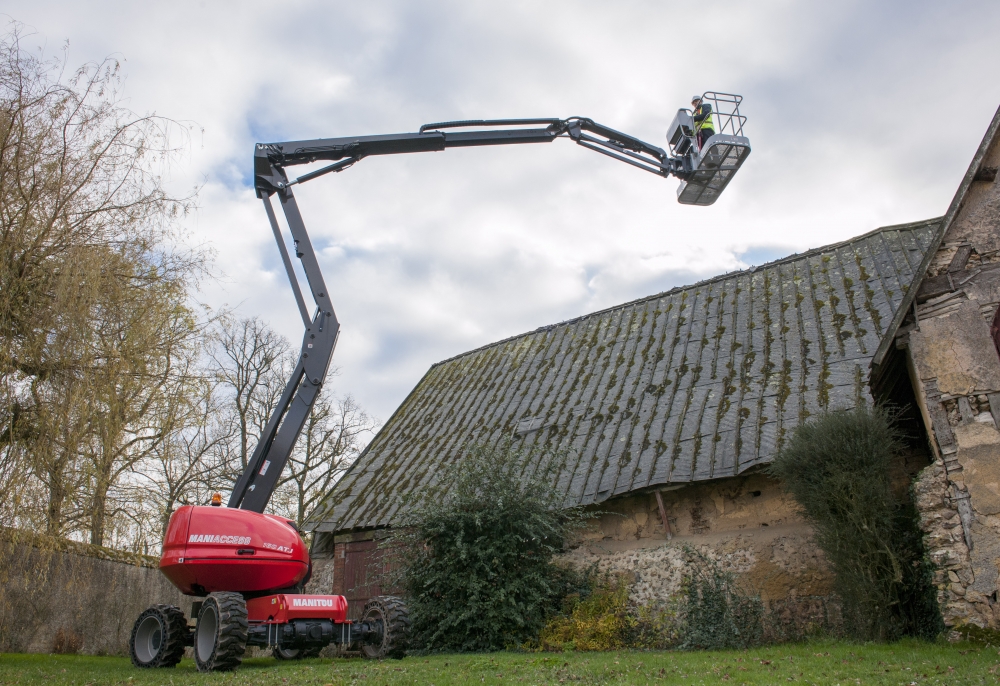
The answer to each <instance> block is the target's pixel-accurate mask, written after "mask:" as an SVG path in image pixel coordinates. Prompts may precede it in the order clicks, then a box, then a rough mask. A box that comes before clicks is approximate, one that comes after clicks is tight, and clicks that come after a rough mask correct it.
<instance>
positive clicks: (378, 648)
mask: <svg viewBox="0 0 1000 686" xmlns="http://www.w3.org/2000/svg"><path fill="white" fill-rule="evenodd" d="M361 620H362V621H365V622H372V623H373V624H375V625H376V626H377V627H378V628H379V629H380V631H379V634H380V635H379V637H378V641H377V642H374V643H365V644H364V645H362V646H361V650H362V651H364V653H365V655H367V656H368V657H378V656H379V655H381V654H382V651H383V650H385V615H384V614H382V610H381V609H380V608H378V607H372V608H369V609H368V612H366V613H365V616H364V617H362V618H361Z"/></svg>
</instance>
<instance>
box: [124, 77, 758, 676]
mask: <svg viewBox="0 0 1000 686" xmlns="http://www.w3.org/2000/svg"><path fill="white" fill-rule="evenodd" d="M704 100H705V101H706V102H709V103H714V108H713V110H714V115H715V117H716V119H717V121H718V123H719V124H720V125H719V128H718V132H717V133H715V135H713V136H711V137H710V138H709V139H708V140H706V141H704V142H703V146H702V147H701V148H700V149H699V146H698V143H697V137H696V132H695V124H694V122H693V120H692V117H691V113H690V112H689V111H687V110H680V111H679V112H678V114H677V116H676V117H675V119H674V121H673V123H672V124H671V127H670V130H669V132H668V134H667V137H668V141H669V144H670V150H671V154H668V153H667V152H666V151H664V150H662V149H661V148H658V147H656V146H653V145H650V144H648V143H645V142H643V141H641V140H639V139H638V138H633V137H632V136H629V135H627V134H624V133H620V132H618V131H615V130H614V129H609V128H608V127H606V126H602V125H601V124H598V123H596V122H594V121H592V120H590V119H586V118H582V117H570V118H569V119H502V120H475V121H454V122H442V123H437V124H427V125H425V126H421V127H420V130H419V131H418V132H417V133H401V134H389V135H382V136H356V137H350V138H327V139H320V140H306V141H292V142H288V143H260V144H258V145H257V146H256V148H255V150H254V186H255V188H256V191H257V197H258V198H260V199H261V200H262V201H263V202H264V209H265V211H266V212H267V217H268V220H269V222H270V224H271V230H272V231H273V232H274V237H275V240H276V241H277V243H278V250H279V251H280V253H281V259H282V262H283V263H284V265H285V271H286V272H287V274H288V279H289V282H290V283H291V286H292V292H293V293H294V295H295V301H296V303H297V304H298V308H299V312H300V314H301V315H302V321H303V323H304V325H305V328H306V331H305V335H304V337H303V340H302V350H301V353H300V355H299V360H298V363H297V364H296V366H295V371H294V372H293V374H292V377H291V379H289V381H288V384H287V385H286V386H285V389H284V392H283V393H282V395H281V398H280V400H279V402H278V405H277V407H276V408H275V410H274V413H273V414H272V415H271V417H270V419H269V421H268V423H267V426H266V427H265V429H264V432H263V434H262V436H261V438H260V442H259V443H258V444H257V446H256V448H255V449H254V453H253V456H252V457H251V459H250V461H249V463H248V465H247V468H246V470H245V471H244V473H243V474H242V475H241V476H240V478H239V480H238V481H237V483H236V486H235V487H234V489H233V492H232V495H231V497H230V499H229V503H228V507H226V508H222V507H219V506H221V500H220V499H219V498H218V497H216V498H213V502H212V505H213V506H212V507H201V506H191V505H187V506H184V507H181V508H179V509H178V510H177V511H176V512H174V513H173V516H171V518H170V523H169V524H168V527H167V533H166V536H165V538H164V541H163V554H162V557H161V559H160V570H161V571H162V572H163V574H164V575H165V576H166V577H167V578H168V579H169V580H170V581H171V583H173V584H174V585H175V586H176V587H177V588H178V589H180V591H181V592H182V593H184V594H186V595H190V596H195V597H198V598H200V599H199V600H197V601H195V602H193V603H192V610H191V615H192V620H194V626H193V627H191V626H189V624H188V620H187V618H186V616H185V615H184V613H183V612H182V611H181V610H180V609H179V608H177V607H174V606H171V605H154V606H152V607H150V608H149V609H147V610H146V611H145V612H143V613H142V614H141V615H140V616H139V618H138V619H137V620H136V622H135V625H134V627H133V629H132V634H131V638H130V640H129V649H130V653H131V656H132V662H133V664H135V665H136V666H137V667H172V666H174V665H176V664H177V662H179V661H180V659H181V656H182V655H183V653H184V648H185V646H193V648H194V655H195V660H196V662H197V665H198V669H199V670H202V671H213V670H227V669H234V668H236V667H237V666H239V664H240V662H241V661H242V659H243V653H244V651H245V650H246V647H247V646H248V645H253V646H261V647H270V648H271V649H272V652H273V654H274V656H275V657H278V658H281V659H294V658H300V657H306V656H312V655H316V654H318V653H319V651H320V650H321V649H322V648H323V647H324V646H327V645H329V644H331V643H338V644H355V645H356V646H359V647H360V648H361V650H362V651H363V652H364V654H365V655H367V656H368V657H385V656H393V655H397V654H400V653H401V651H402V650H403V648H404V643H405V640H406V630H407V628H408V626H409V620H408V617H407V614H406V608H405V606H404V604H403V602H402V600H401V599H399V598H394V597H391V596H382V597H378V598H374V599H372V600H371V601H369V602H368V604H367V605H366V606H365V608H364V611H363V612H362V615H361V620H360V621H350V620H348V619H347V601H346V599H345V598H344V597H343V596H334V595H312V594H305V593H303V592H302V591H303V589H304V586H305V584H306V582H307V581H308V579H309V575H310V573H311V562H310V559H309V553H308V551H307V550H306V546H305V543H304V542H303V540H302V537H301V536H300V534H299V532H298V531H297V529H296V527H295V523H294V522H292V521H291V520H288V519H285V518H283V517H278V516H274V515H267V514H263V513H264V509H265V508H266V507H267V503H268V500H269V499H270V497H271V494H272V493H273V491H274V488H275V486H276V484H277V481H278V477H279V476H280V475H281V471H282V469H283V468H284V466H285V463H286V461H287V460H288V457H289V455H290V454H291V452H292V449H293V447H294V446H295V441H296V439H297V438H298V436H299V433H300V432H301V430H302V427H303V425H304V423H305V421H306V419H307V417H308V415H309V410H310V407H311V406H312V403H313V401H314V400H315V398H316V396H317V394H318V393H319V392H320V389H321V388H322V386H323V382H324V380H325V378H326V373H327V369H328V368H329V366H330V360H331V358H332V357H333V349H334V346H335V345H336V343H337V335H338V333H339V331H340V323H339V322H338V321H337V316H336V315H335V314H334V311H333V305H332V304H331V301H330V293H329V291H328V290H327V287H326V283H325V282H324V280H323V275H322V273H320V269H319V263H318V261H317V259H316V254H315V252H314V250H313V247H312V243H311V242H310V240H309V235H308V233H307V232H306V227H305V224H304V223H303V221H302V215H301V214H300V212H299V208H298V205H297V204H296V202H295V196H294V195H293V193H292V187H293V186H296V185H298V184H301V183H304V182H306V181H309V180H311V179H315V178H317V177H319V176H322V175H324V174H329V173H331V172H341V171H344V170H345V169H347V168H348V167H350V166H351V165H353V164H355V163H357V162H359V161H360V160H362V159H363V158H365V157H369V156H372V155H396V154H401V153H413V152H433V151H440V150H445V149H447V148H464V147H475V146H484V145H513V144H520V143H549V142H551V141H554V140H555V139H557V138H569V139H570V140H573V141H576V142H577V143H578V144H580V145H582V146H584V147H586V148H590V149H591V150H596V151H597V152H600V153H602V154H605V155H608V156H610V157H613V158H615V159H617V160H621V161H622V162H626V163H628V164H631V165H633V166H636V167H639V168H640V169H644V170H645V171H648V172H652V173H653V174H657V175H659V176H663V177H669V176H676V177H677V178H679V179H680V180H681V185H680V188H679V189H678V200H679V201H680V202H681V203H685V204H694V205H710V204H712V203H713V202H715V200H716V199H717V198H718V196H719V194H720V193H721V192H722V190H723V189H724V188H725V187H726V185H727V184H728V183H729V181H730V179H731V178H732V176H733V174H734V173H735V172H736V171H737V170H738V169H739V168H740V166H741V165H742V164H743V161H744V160H745V159H746V156H747V155H748V154H749V152H750V142H749V140H747V139H746V138H745V137H744V136H743V129H742V125H743V122H744V121H745V117H743V116H742V115H740V113H739V103H740V102H741V100H742V98H740V97H739V96H734V95H727V94H722V93H712V92H710V93H706V94H705V96H704ZM319 161H327V162H330V164H328V165H326V166H324V167H321V168H319V169H316V170H314V171H310V172H308V173H306V174H303V175H302V176H299V177H297V178H295V179H294V180H291V181H290V180H289V177H288V174H287V173H286V169H287V168H288V167H291V166H294V165H302V164H310V163H315V162H319ZM271 196H277V198H278V201H279V202H280V204H281V209H282V212H283V213H284V215H285V218H286V220H287V222H288V227H289V230H290V231H291V234H292V241H293V245H294V251H295V256H296V257H297V258H299V260H300V261H301V265H302V270H303V272H304V273H305V277H306V282H307V285H308V288H309V292H310V294H311V295H312V299H313V301H314V303H315V306H316V310H315V312H313V313H312V314H310V313H309V310H308V308H307V307H306V301H305V299H304V298H303V295H302V291H301V289H300V288H299V283H298V280H297V279H296V276H295V272H294V270H293V268H292V261H291V258H290V256H289V254H288V249H287V247H286V244H285V240H284V238H283V237H282V233H281V229H280V227H279V225H278V219H277V216H276V215H275V211H274V207H273V205H272V202H271Z"/></svg>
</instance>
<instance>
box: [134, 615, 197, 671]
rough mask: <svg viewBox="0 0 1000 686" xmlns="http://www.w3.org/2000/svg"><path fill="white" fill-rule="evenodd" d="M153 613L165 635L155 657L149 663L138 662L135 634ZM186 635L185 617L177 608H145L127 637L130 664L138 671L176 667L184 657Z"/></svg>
mask: <svg viewBox="0 0 1000 686" xmlns="http://www.w3.org/2000/svg"><path fill="white" fill-rule="evenodd" d="M154 612H155V613H158V614H159V615H160V617H161V619H162V620H163V621H162V624H163V629H164V634H165V635H164V636H163V638H162V639H161V641H162V643H161V648H160V652H159V653H157V655H156V657H155V658H153V659H152V660H150V661H149V662H140V661H139V657H138V656H137V655H136V654H135V634H136V631H138V629H139V624H140V623H141V622H142V620H143V619H144V618H145V617H146V616H148V615H150V614H152V613H154ZM187 635H188V625H187V617H186V616H185V615H184V612H183V611H182V610H181V609H180V608H179V607H176V606H174V605H163V604H159V605H153V606H152V607H149V608H147V609H146V610H145V611H144V612H143V613H142V614H141V615H139V617H138V618H137V619H136V620H135V624H134V625H133V626H132V634H131V636H130V637H129V642H128V652H129V657H130V658H131V659H132V664H133V665H135V666H136V667H138V668H139V669H155V668H165V667H176V666H177V663H178V662H180V661H181V658H182V657H184V645H185V643H184V642H185V639H186V638H187Z"/></svg>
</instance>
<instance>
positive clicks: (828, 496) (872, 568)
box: [769, 407, 944, 641]
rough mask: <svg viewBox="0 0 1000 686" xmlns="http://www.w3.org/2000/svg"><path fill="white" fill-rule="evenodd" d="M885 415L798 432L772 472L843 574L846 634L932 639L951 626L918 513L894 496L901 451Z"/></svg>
mask: <svg viewBox="0 0 1000 686" xmlns="http://www.w3.org/2000/svg"><path fill="white" fill-rule="evenodd" d="M892 422H893V417H892V415H891V413H889V412H888V411H887V410H885V409H881V408H869V407H859V408H857V409H854V410H850V411H838V412H831V413H828V414H825V415H823V416H821V417H819V418H817V419H815V420H813V421H810V422H807V423H804V424H802V425H800V426H799V427H798V428H796V430H795V432H794V433H793V434H792V437H791V439H790V440H789V442H788V443H787V445H786V446H785V447H784V448H783V449H782V450H781V452H780V454H779V455H778V456H777V457H776V459H775V461H774V462H773V463H772V465H771V466H770V468H769V471H770V473H771V474H772V475H773V476H775V477H777V478H778V479H781V480H782V481H783V482H784V484H785V487H786V488H787V489H788V490H789V491H790V492H791V493H792V495H793V496H794V497H795V500H796V501H797V502H798V504H799V505H800V507H801V508H802V510H803V511H804V513H805V515H806V518H807V519H808V520H809V521H810V523H811V524H812V525H813V528H814V529H815V531H816V539H817V544H818V545H819V547H820V548H821V549H822V550H823V552H824V553H825V555H826V558H827V560H828V561H829V563H830V565H831V567H832V568H833V571H834V574H835V587H836V591H837V594H838V595H839V596H840V598H841V600H842V602H843V615H844V628H845V630H846V632H847V633H848V634H850V635H852V636H853V637H855V638H858V639H862V640H879V641H890V640H894V639H896V638H899V637H901V636H920V637H923V638H928V639H930V638H933V637H934V636H936V635H937V634H938V633H939V632H940V631H941V630H942V629H943V628H944V627H943V624H942V622H941V617H940V613H939V612H938V608H937V600H936V594H935V590H934V586H933V575H932V568H931V566H930V563H929V562H928V561H927V559H926V556H925V555H924V550H923V542H922V537H921V533H920V529H919V526H918V523H917V515H916V510H915V508H914V507H913V505H912V503H911V502H910V501H909V499H906V500H903V501H900V500H897V499H896V498H894V497H893V494H892V489H891V488H890V483H889V470H890V466H891V461H892V459H893V457H894V456H896V455H898V453H899V451H900V449H901V447H902V443H901V437H900V435H899V433H898V431H897V430H896V429H895V428H894V427H893V423H892Z"/></svg>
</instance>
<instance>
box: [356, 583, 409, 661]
mask: <svg viewBox="0 0 1000 686" xmlns="http://www.w3.org/2000/svg"><path fill="white" fill-rule="evenodd" d="M369 610H374V611H377V612H378V614H380V615H381V616H382V618H383V628H382V632H383V639H382V644H381V646H379V648H378V649H376V650H369V648H370V647H369V646H363V647H362V653H363V654H364V655H365V656H366V657H370V658H375V659H382V658H385V657H388V658H393V659H399V658H402V657H403V656H404V655H405V654H406V640H407V636H408V635H409V632H410V613H409V610H408V609H407V607H406V602H405V601H404V600H403V599H402V598H397V597H396V596H389V595H385V596H377V597H375V598H372V599H371V600H369V601H368V602H367V603H366V604H365V608H364V611H363V612H362V617H367V616H368V613H369Z"/></svg>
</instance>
